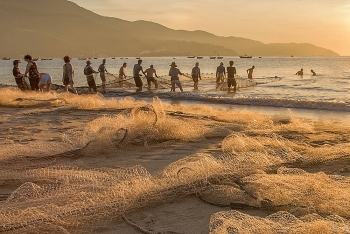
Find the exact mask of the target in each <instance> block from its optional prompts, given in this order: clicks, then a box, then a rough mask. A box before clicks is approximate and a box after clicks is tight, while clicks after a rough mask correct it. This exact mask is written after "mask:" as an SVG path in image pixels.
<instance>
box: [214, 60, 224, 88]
mask: <svg viewBox="0 0 350 234" xmlns="http://www.w3.org/2000/svg"><path fill="white" fill-rule="evenodd" d="M225 78H226V69H225V67H224V63H223V62H221V63H220V66H218V67H217V68H216V88H218V86H219V84H221V83H223V82H224V81H225Z"/></svg>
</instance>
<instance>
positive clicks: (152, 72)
mask: <svg viewBox="0 0 350 234" xmlns="http://www.w3.org/2000/svg"><path fill="white" fill-rule="evenodd" d="M145 73H146V78H147V83H148V90H150V89H151V83H153V84H154V86H155V87H156V89H157V88H158V82H157V81H156V79H155V78H154V75H155V76H156V77H157V78H159V77H158V75H157V71H156V69H154V66H153V65H151V66H150V67H149V68H148V69H147V70H146V71H145Z"/></svg>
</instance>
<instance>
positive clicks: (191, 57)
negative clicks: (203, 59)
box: [187, 56, 196, 59]
mask: <svg viewBox="0 0 350 234" xmlns="http://www.w3.org/2000/svg"><path fill="white" fill-rule="evenodd" d="M195 57H196V56H188V57H187V58H190V59H193V58H195Z"/></svg>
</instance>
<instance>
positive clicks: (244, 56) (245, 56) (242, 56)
mask: <svg viewBox="0 0 350 234" xmlns="http://www.w3.org/2000/svg"><path fill="white" fill-rule="evenodd" d="M239 57H240V58H253V56H249V55H247V54H245V55H241V56H239Z"/></svg>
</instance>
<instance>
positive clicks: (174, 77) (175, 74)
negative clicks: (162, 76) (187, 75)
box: [169, 62, 183, 92]
mask: <svg viewBox="0 0 350 234" xmlns="http://www.w3.org/2000/svg"><path fill="white" fill-rule="evenodd" d="M170 67H171V68H170V70H169V76H170V77H171V91H172V92H175V85H177V87H179V88H180V90H181V92H183V89H182V85H181V82H180V79H179V75H183V74H182V72H181V71H180V70H179V69H178V68H177V65H176V63H175V62H172V63H171V65H170Z"/></svg>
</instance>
